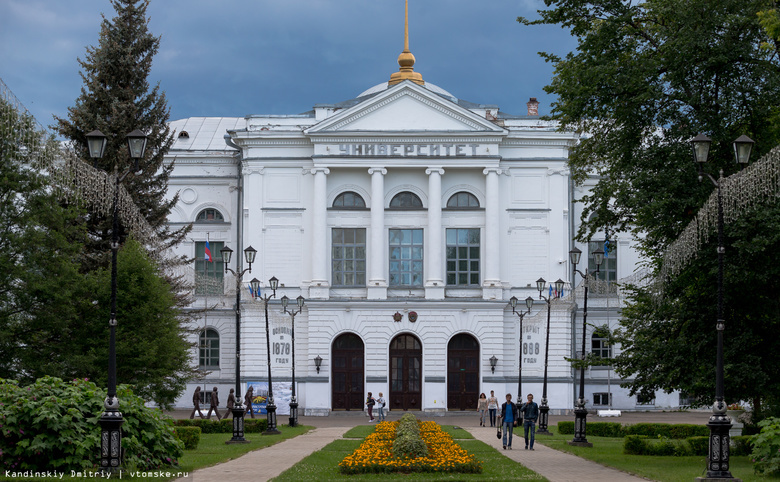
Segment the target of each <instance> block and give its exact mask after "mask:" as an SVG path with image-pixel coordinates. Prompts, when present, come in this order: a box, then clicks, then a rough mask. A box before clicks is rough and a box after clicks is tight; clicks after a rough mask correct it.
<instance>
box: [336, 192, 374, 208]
mask: <svg viewBox="0 0 780 482" xmlns="http://www.w3.org/2000/svg"><path fill="white" fill-rule="evenodd" d="M333 207H334V208H336V209H364V208H365V207H366V201H365V200H364V199H363V197H362V196H361V195H360V194H358V193H356V192H352V191H346V192H343V193H341V194H339V195H338V196H336V199H334V200H333Z"/></svg>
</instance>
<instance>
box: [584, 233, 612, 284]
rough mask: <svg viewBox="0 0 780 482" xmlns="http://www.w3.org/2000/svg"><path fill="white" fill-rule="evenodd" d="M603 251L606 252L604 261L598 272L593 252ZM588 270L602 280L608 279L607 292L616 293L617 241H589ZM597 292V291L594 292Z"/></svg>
mask: <svg viewBox="0 0 780 482" xmlns="http://www.w3.org/2000/svg"><path fill="white" fill-rule="evenodd" d="M595 251H601V252H602V253H604V261H603V262H602V263H601V266H600V267H599V272H598V274H596V273H595V271H596V263H595V261H593V253H594V252H595ZM588 270H589V271H590V272H592V273H594V276H595V277H596V278H598V279H600V280H602V281H607V283H608V287H607V292H609V293H615V292H616V290H617V285H616V284H615V282H616V281H617V243H616V242H615V241H603V240H602V241H591V242H589V243H588ZM594 294H596V293H594Z"/></svg>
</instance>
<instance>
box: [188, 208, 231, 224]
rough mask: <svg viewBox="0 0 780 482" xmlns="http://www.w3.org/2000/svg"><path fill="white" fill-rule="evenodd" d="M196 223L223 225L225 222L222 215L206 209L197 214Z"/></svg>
mask: <svg viewBox="0 0 780 482" xmlns="http://www.w3.org/2000/svg"><path fill="white" fill-rule="evenodd" d="M195 222H196V223H223V222H225V218H224V216H222V213H221V212H219V211H218V210H216V209H213V208H207V209H204V210H203V211H201V212H199V213H198V216H197V217H196V218H195Z"/></svg>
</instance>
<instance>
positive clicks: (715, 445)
mask: <svg viewBox="0 0 780 482" xmlns="http://www.w3.org/2000/svg"><path fill="white" fill-rule="evenodd" d="M711 143H712V140H711V139H710V138H709V137H707V136H705V135H704V134H699V135H698V136H696V137H694V138H693V139H692V140H691V146H693V158H694V160H695V161H696V164H697V166H698V169H699V182H701V181H702V180H703V179H704V176H707V177H708V178H709V180H710V181H712V184H713V185H714V186H715V188H716V189H717V190H718V321H717V324H716V325H715V330H716V331H717V334H718V348H717V349H718V352H717V358H716V368H715V403H713V405H712V415H710V419H709V422H708V423H707V426H708V427H709V428H710V440H709V455H708V456H707V477H706V479H704V480H708V479H732V478H733V476H732V475H731V472H730V471H729V441H730V440H729V439H730V437H729V430H730V429H731V426H732V425H731V418H730V417H729V416H728V415H727V414H726V402H725V401H724V393H725V388H724V385H723V332H724V331H725V329H726V320H725V319H724V317H723V255H724V254H725V252H726V247H725V246H724V242H723V198H722V196H721V190H720V186H721V181H722V180H723V170H722V169H721V170H720V175H719V177H718V179H715V178H714V177H712V176H711V175H710V174H708V173H706V172H704V169H703V166H704V163H705V162H707V155H708V154H709V151H710V144H711ZM753 144H754V142H753V140H752V139H750V138H749V137H747V136H744V135H743V136H740V137H739V138H738V139H737V140H735V141H734V158H735V161H736V162H737V164H740V166H742V167H744V166H745V165H746V164H747V163H748V160H749V159H750V151H751V150H752V148H753Z"/></svg>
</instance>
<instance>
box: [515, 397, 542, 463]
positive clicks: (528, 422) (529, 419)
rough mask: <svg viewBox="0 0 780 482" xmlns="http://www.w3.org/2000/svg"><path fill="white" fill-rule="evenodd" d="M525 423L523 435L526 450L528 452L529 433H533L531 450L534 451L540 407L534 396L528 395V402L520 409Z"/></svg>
mask: <svg viewBox="0 0 780 482" xmlns="http://www.w3.org/2000/svg"><path fill="white" fill-rule="evenodd" d="M520 412H521V413H522V414H523V418H524V419H525V421H524V422H523V435H524V436H525V449H526V450H528V432H529V431H530V432H531V450H533V449H534V436H535V435H536V419H537V418H539V405H537V404H536V402H534V396H533V394H531V393H529V394H528V401H527V402H525V403H524V404H523V407H522V408H521V409H520Z"/></svg>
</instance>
